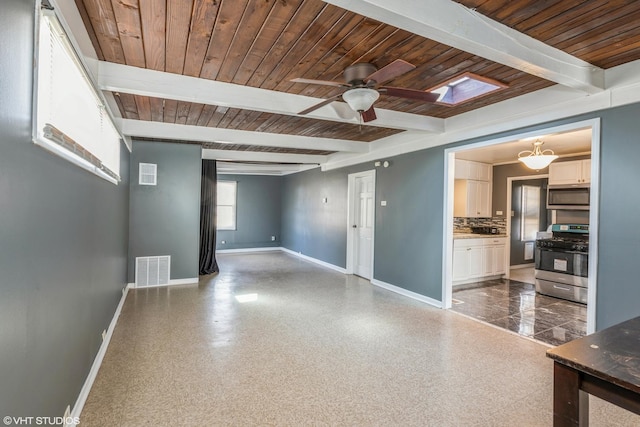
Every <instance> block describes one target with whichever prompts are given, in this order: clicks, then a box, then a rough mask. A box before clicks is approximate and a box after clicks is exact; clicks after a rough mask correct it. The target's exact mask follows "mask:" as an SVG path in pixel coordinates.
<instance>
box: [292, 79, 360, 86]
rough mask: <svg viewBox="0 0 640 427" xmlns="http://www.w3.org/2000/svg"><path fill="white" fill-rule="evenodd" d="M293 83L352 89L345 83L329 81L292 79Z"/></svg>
mask: <svg viewBox="0 0 640 427" xmlns="http://www.w3.org/2000/svg"><path fill="white" fill-rule="evenodd" d="M290 81H291V82H293V83H305V84H310V85H324V86H335V87H350V86H349V85H346V84H344V83H340V82H330V81H327V80H313V79H291V80H290Z"/></svg>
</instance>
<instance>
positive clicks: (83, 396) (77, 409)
mask: <svg viewBox="0 0 640 427" xmlns="http://www.w3.org/2000/svg"><path fill="white" fill-rule="evenodd" d="M129 289H131V286H130V284H127V286H126V287H125V288H124V289H123V290H122V297H121V298H120V302H119V303H118V306H117V307H116V311H115V313H113V318H112V319H111V323H109V328H107V333H106V335H105V337H104V340H102V344H101V345H100V348H99V349H98V354H96V357H95V359H93V364H92V365H91V369H90V370H89V375H87V379H86V380H85V381H84V384H83V385H82V389H81V390H80V394H79V395H78V399H77V400H76V403H75V405H73V410H72V411H71V418H73V419H74V420H77V419H80V414H81V413H82V409H83V408H84V404H85V403H86V401H87V397H89V392H90V391H91V387H92V386H93V382H94V381H95V380H96V376H97V375H98V371H99V370H100V365H102V359H104V355H105V354H106V353H107V347H109V342H110V341H111V336H112V335H113V330H114V329H115V328H116V323H118V317H120V311H122V306H123V305H124V301H125V300H126V299H127V294H128V293H129ZM70 425H75V424H70Z"/></svg>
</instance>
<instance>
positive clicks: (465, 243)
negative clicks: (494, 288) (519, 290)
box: [453, 237, 507, 284]
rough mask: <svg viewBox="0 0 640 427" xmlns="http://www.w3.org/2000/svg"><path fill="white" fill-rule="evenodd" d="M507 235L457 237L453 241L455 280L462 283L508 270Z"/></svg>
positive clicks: (455, 282) (498, 274)
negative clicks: (506, 258)
mask: <svg viewBox="0 0 640 427" xmlns="http://www.w3.org/2000/svg"><path fill="white" fill-rule="evenodd" d="M506 244H507V239H506V237H495V238H479V239H455V240H454V242H453V282H454V284H462V283H468V282H473V281H478V280H481V279H483V278H486V277H495V276H501V275H503V274H504V273H505V271H506V263H505V258H504V257H505V247H506Z"/></svg>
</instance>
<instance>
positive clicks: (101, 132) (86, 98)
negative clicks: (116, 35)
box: [33, 9, 120, 183]
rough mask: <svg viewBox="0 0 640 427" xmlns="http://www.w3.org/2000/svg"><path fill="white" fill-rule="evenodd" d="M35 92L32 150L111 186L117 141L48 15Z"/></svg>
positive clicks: (68, 45)
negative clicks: (42, 151) (51, 155)
mask: <svg viewBox="0 0 640 427" xmlns="http://www.w3.org/2000/svg"><path fill="white" fill-rule="evenodd" d="M35 82H36V84H35V90H34V102H35V104H34V111H35V120H34V129H33V140H34V142H35V143H36V144H38V145H40V146H42V147H44V148H46V149H48V150H49V151H51V152H53V153H55V154H57V155H59V156H61V157H63V158H65V159H66V160H69V161H70V162H72V163H74V164H76V165H78V166H80V167H82V168H84V169H87V170H88V171H90V172H93V173H95V174H96V175H98V176H101V177H103V178H105V179H107V180H109V181H111V182H113V183H117V182H118V181H119V180H120V178H119V176H118V172H119V170H120V135H119V133H118V131H117V130H116V128H115V126H114V125H113V122H112V120H111V117H110V115H109V113H108V111H107V109H106V107H105V103H104V102H103V100H102V98H101V96H100V94H99V93H98V92H97V91H96V90H95V89H94V86H93V84H92V83H91V80H90V79H89V77H88V74H87V73H86V71H85V69H84V67H83V65H82V62H81V61H80V59H79V57H78V55H77V54H76V52H75V50H74V48H73V46H72V44H71V42H70V40H69V39H68V37H67V35H66V33H65V31H64V29H63V28H62V26H61V24H60V22H59V21H58V19H57V18H56V16H55V13H54V12H53V11H51V10H44V9H43V10H42V12H41V14H40V21H39V35H38V52H37V64H36V73H35Z"/></svg>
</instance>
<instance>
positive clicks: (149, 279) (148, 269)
mask: <svg viewBox="0 0 640 427" xmlns="http://www.w3.org/2000/svg"><path fill="white" fill-rule="evenodd" d="M170 265H171V257H170V256H169V255H167V256H149V257H137V258H136V288H144V287H148V286H163V285H168V284H169V266H170Z"/></svg>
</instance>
